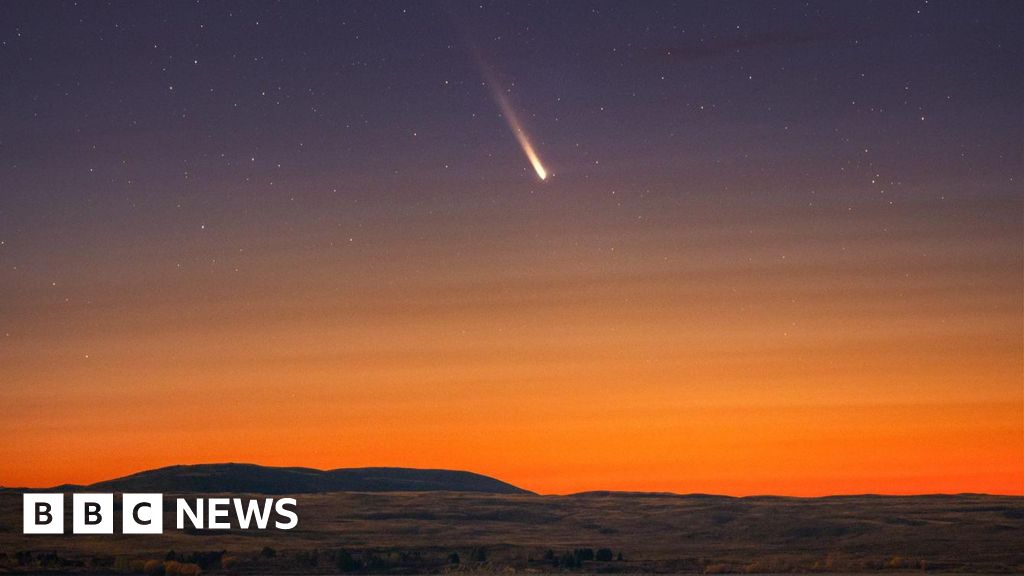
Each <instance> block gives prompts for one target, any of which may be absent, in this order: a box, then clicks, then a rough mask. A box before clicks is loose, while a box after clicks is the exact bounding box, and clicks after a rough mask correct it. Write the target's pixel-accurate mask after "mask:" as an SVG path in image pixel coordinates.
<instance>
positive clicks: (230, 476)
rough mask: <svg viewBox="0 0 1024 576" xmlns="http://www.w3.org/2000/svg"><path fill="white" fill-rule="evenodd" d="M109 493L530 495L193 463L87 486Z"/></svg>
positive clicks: (455, 473) (403, 476)
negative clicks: (439, 493)
mask: <svg viewBox="0 0 1024 576" xmlns="http://www.w3.org/2000/svg"><path fill="white" fill-rule="evenodd" d="M85 488H88V489H90V490H103V491H108V492H166V493H191V492H200V493H211V494H212V493H217V492H249V493H256V494H303V493H315V492H436V491H449V492H483V493H489V494H532V492H530V491H528V490H523V489H522V488H519V487H516V486H513V485H511V484H509V483H507V482H502V481H501V480H498V479H496V478H491V477H489V476H484V475H482V474H475V473H473V472H464V471H461V470H428V469H419V468H338V469H336V470H317V469H315V468H279V467H273V466H259V465H256V464H235V463H230V464H195V465H179V466H168V467H166V468H157V469H155V470H146V471H144V472H138V473H136V474H131V475H129V476H124V477H121V478H115V479H113V480H105V481H103V482H97V483H95V484H91V485H89V486H86V487H85Z"/></svg>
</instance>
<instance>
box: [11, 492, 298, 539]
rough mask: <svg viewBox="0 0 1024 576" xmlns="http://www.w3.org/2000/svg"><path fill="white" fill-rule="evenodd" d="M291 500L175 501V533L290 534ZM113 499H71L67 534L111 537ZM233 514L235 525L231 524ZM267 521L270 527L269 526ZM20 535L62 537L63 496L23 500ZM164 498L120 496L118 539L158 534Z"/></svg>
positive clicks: (92, 496)
mask: <svg viewBox="0 0 1024 576" xmlns="http://www.w3.org/2000/svg"><path fill="white" fill-rule="evenodd" d="M295 506H296V501H295V499H294V498H280V499H277V500H275V499H273V498H264V499H262V500H254V499H242V498H196V499H195V501H194V502H189V500H188V499H186V498H178V499H176V500H175V506H174V508H175V520H176V522H175V526H176V528H177V529H178V530H186V529H195V530H229V529H231V528H233V527H237V528H239V529H241V530H249V529H250V528H254V529H257V530H266V529H267V528H269V527H271V526H273V527H274V528H276V529H278V530H291V529H292V528H295V527H296V526H297V525H298V524H299V516H298V514H296V512H295ZM114 513H115V510H114V495H113V494H72V495H71V532H72V534H113V533H114V515H115V514H114ZM232 513H234V514H233V516H234V521H235V523H234V525H233V524H232ZM271 519H273V520H274V521H273V522H271ZM22 532H23V533H24V534H63V533H64V494H53V493H51V494H41V493H33V494H23V495H22ZM163 532H164V497H163V494H128V493H125V494H122V495H121V533H122V534H163Z"/></svg>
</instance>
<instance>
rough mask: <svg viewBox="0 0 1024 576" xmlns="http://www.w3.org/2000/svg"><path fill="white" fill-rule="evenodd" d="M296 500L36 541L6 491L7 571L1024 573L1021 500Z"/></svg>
mask: <svg viewBox="0 0 1024 576" xmlns="http://www.w3.org/2000/svg"><path fill="white" fill-rule="evenodd" d="M232 496H238V495H237V494H233V495H232ZM253 497H256V498H260V497H263V496H260V495H254V496H253ZM295 497H296V498H297V499H298V503H299V505H298V512H299V519H300V520H299V525H298V527H297V528H296V529H294V530H291V531H277V530H267V531H257V530H247V531H239V530H231V531H224V532H210V531H204V532H194V531H193V532H189V531H178V530H175V529H173V526H172V524H173V521H174V520H173V516H174V513H173V510H172V509H168V510H167V511H166V512H165V524H166V525H167V526H168V527H169V529H168V530H167V531H165V533H164V534H163V535H160V536H155V535H154V536H127V535H121V534H115V535H112V536H81V535H77V536H73V535H62V536H27V535H22V534H21V496H20V493H17V492H6V493H0V571H10V572H22V571H48V572H61V571H63V572H89V571H94V572H107V573H109V572H127V573H130V572H149V573H153V574H155V573H162V572H164V571H166V572H167V573H168V574H172V573H182V574H185V573H189V572H190V571H193V572H194V571H195V570H197V569H201V570H202V571H204V572H206V573H249V574H252V573H268V572H273V573H337V572H391V573H409V572H417V573H437V572H444V571H506V570H512V569H514V570H516V571H524V570H528V571H537V572H551V571H586V572H677V573H678V572H686V573H725V572H736V573H764V572H875V571H892V570H917V571H921V570H927V571H941V572H976V573H980V572H985V573H1012V572H1016V573H1024V498H1020V497H1003V496H981V495H959V496H913V497H878V496H845V497H831V498H817V499H796V498H777V497H755V498H726V497H714V496H700V495H694V496H676V495H651V494H616V493H611V494H604V493H600V494H596V493H595V494H584V495H575V496H538V495H519V494H516V495H492V494H470V493H452V492H424V493H409V492H402V493H373V494H371V493H329V494H300V495H296V496H295ZM165 501H166V503H167V505H168V508H169V507H170V505H171V503H172V502H173V499H172V498H170V497H168V498H166V499H165ZM146 561H151V562H149V565H148V566H147V565H146ZM152 561H160V562H152Z"/></svg>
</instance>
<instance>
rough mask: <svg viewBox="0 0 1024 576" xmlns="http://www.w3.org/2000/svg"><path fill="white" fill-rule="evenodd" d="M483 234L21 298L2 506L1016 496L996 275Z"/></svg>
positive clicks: (2, 455) (645, 243) (1014, 439)
mask: <svg viewBox="0 0 1024 576" xmlns="http://www.w3.org/2000/svg"><path fill="white" fill-rule="evenodd" d="M569 209H571V208H566V210H569ZM569 221H570V220H569V219H568V218H566V219H564V220H562V221H561V222H569ZM666 225H669V224H666ZM553 226H554V225H553ZM559 226H564V225H563V224H559ZM494 228H495V229H496V230H498V231H497V232H496V235H495V236H492V237H490V238H489V239H488V240H486V241H484V242H480V243H477V244H476V245H475V246H472V247H467V246H466V245H465V244H460V246H462V248H461V249H462V250H463V252H462V253H461V254H462V256H461V258H462V259H461V260H460V261H459V264H458V267H456V268H452V269H446V268H443V267H441V268H436V269H433V268H424V267H421V266H418V263H419V262H424V261H430V260H431V259H435V258H437V257H438V256H437V255H438V254H444V253H448V252H447V251H448V250H452V249H453V248H452V247H451V246H447V245H429V244H424V245H419V246H418V247H417V248H416V249H415V250H409V251H407V252H405V253H397V255H396V256H394V257H393V259H392V260H391V261H390V262H387V263H384V264H379V263H378V264H374V263H372V262H370V261H366V262H364V263H362V264H360V263H358V262H356V263H353V262H348V263H346V266H348V267H355V268H359V269H362V270H365V273H363V274H361V275H360V276H359V277H357V278H353V277H351V276H346V275H342V274H338V273H337V271H335V270H333V269H332V268H331V267H330V266H326V267H325V266H321V267H319V268H313V267H310V266H308V265H307V262H306V261H303V260H302V259H299V260H298V261H293V260H294V258H293V255H292V254H291V253H288V252H282V253H281V254H280V255H279V256H275V257H264V258H262V259H260V260H259V261H258V262H257V261H254V262H252V263H251V266H250V268H249V269H248V270H247V271H245V272H240V273H239V274H238V280H236V281H233V282H232V281H228V282H213V281H212V280H207V279H205V278H204V277H202V276H200V275H194V276H190V277H187V278H176V277H174V276H170V275H165V276H162V277H160V280H159V281H158V282H154V283H153V284H151V285H149V286H148V287H147V289H146V290H139V291H136V292H133V293H131V294H130V295H129V297H127V298H126V296H125V293H123V292H119V291H116V290H111V289H110V288H109V286H108V284H107V283H105V282H103V281H97V280H95V278H96V277H95V276H93V275H91V274H90V275H83V276H82V277H80V278H77V279H74V278H72V279H69V280H68V283H77V285H76V286H75V288H76V290H77V292H78V293H80V294H83V295H84V296H83V299H87V300H88V301H89V302H90V305H74V304H72V305H67V304H64V303H63V302H62V301H56V302H55V303H50V302H49V301H48V300H47V299H48V298H50V296H49V294H48V293H46V292H45V291H42V290H40V291H37V292H31V293H26V294H24V295H22V296H19V298H21V300H20V308H19V309H21V310H32V311H34V312H33V313H34V314H37V315H36V316H33V317H32V318H28V317H18V316H15V317H13V319H12V326H13V329H12V331H13V332H18V333H22V334H25V335H26V336H24V337H23V338H22V339H21V340H19V341H18V342H14V341H13V340H11V341H10V343H8V344H7V345H6V347H5V348H3V349H2V352H0V354H2V357H0V363H2V364H3V365H4V366H5V379H7V380H8V382H13V383H14V385H9V386H6V387H4V388H3V389H2V391H0V401H2V402H3V405H4V406H5V414H4V417H3V418H2V419H0V433H2V434H3V436H4V437H5V438H7V439H9V441H7V442H4V443H2V444H0V459H2V460H3V461H4V462H5V463H6V465H5V466H4V467H3V469H2V472H0V484H3V485H7V486H19V485H27V486H47V485H55V484H61V483H87V482H93V481H98V480H101V479H105V478H110V477H114V476H118V475H123V474H128V473H132V472H136V471H139V470H143V469H148V468H153V467H158V466H164V465H170V464H179V463H198V462H224V461H236V462H254V463H259V464H266V465H282V466H285V465H287V466H312V467H318V468H336V467H348V466H377V465H388V466H412V467H435V468H453V469H465V470H471V471H475V472H479V473H483V474H488V475H491V476H495V477H497V478H500V479H502V480H505V481H508V482H511V483H513V484H516V485H519V486H522V487H524V488H527V489H531V490H534V491H537V492H541V493H568V492H575V491H583V490H598V489H607V490H656V491H675V492H707V493H724V494H734V495H745V494H765V493H772V494H790V495H802V496H810V495H822V494H835V493H862V492H877V493H900V494H902V493H930V492H967V491H969V492H991V493H1001V494H1022V493H1024V461H1022V459H1024V431H1022V427H1024V417H1022V416H1024V402H1022V390H1021V380H1020V377H1021V370H1022V354H1021V351H1022V343H1021V326H1020V322H1019V320H1020V318H1019V316H1017V315H1016V314H1015V312H1014V311H1015V310H1016V311H1019V304H1020V301H1019V293H1016V292H1015V288H1014V286H1015V285H1017V283H1019V277H1018V276H1016V275H1015V272H1014V270H1012V269H1004V268H1000V267H996V266H990V265H989V264H988V263H986V262H985V261H984V260H983V259H979V258H965V257H963V255H961V254H949V253H947V254H946V255H944V256H943V257H944V258H948V261H945V262H941V261H940V262H938V263H936V264H934V265H932V266H930V267H919V268H917V269H915V271H914V275H913V276H912V277H911V280H907V277H906V276H904V274H902V273H900V274H893V273H891V271H890V270H891V260H890V259H889V258H890V257H889V256H886V255H885V254H881V255H879V254H876V253H873V251H872V250H870V249H868V250H866V251H865V252H862V253H855V254H851V255H849V256H848V258H849V259H850V261H849V262H848V263H847V264H846V265H845V266H844V267H835V266H831V265H830V264H829V261H828V260H827V259H826V257H825V256H823V255H822V254H824V253H825V251H827V248H828V246H829V243H830V242H832V241H833V240H831V239H830V238H829V237H827V236H826V237H823V238H820V239H819V240H818V242H817V243H816V244H815V247H814V249H808V250H806V251H805V252H804V253H802V254H797V255H796V256H793V257H791V258H790V259H789V263H788V264H787V266H788V268H787V269H786V270H785V273H780V272H774V271H768V270H766V269H759V268H756V267H755V268H751V267H750V266H749V265H747V264H746V263H745V262H746V259H745V258H743V259H740V258H733V254H734V253H739V252H740V250H742V248H741V247H737V245H736V244H735V243H734V242H733V241H732V239H731V238H730V237H728V236H726V237H718V238H716V237H715V236H714V235H712V234H711V233H709V232H706V231H700V230H691V231H689V232H688V233H690V234H693V235H694V236H695V237H703V238H707V240H705V245H704V246H703V247H702V250H703V251H704V252H708V251H711V252H717V253H718V258H719V261H722V262H730V261H734V262H738V263H737V264H735V265H732V266H724V267H707V266H705V265H703V264H702V263H701V262H700V261H698V260H687V259H685V258H681V259H679V260H677V261H676V262H675V263H674V264H672V265H671V266H670V267H668V268H665V269H650V268H644V267H641V266H635V267H634V266H632V265H631V264H629V262H630V260H629V258H630V252H634V253H639V252H644V253H648V254H649V253H653V254H654V255H655V256H657V254H658V250H663V249H664V248H662V247H661V244H660V242H661V239H660V236H659V234H658V233H657V231H655V232H653V233H651V234H650V235H649V236H647V237H641V238H630V237H628V236H623V243H622V245H621V246H622V247H621V248H620V250H618V251H617V252H616V257H618V258H622V259H623V260H622V263H621V264H619V265H618V267H617V268H616V269H615V270H610V269H606V268H603V267H602V262H601V261H600V260H597V259H593V260H590V261H589V262H588V261H587V260H586V258H587V257H586V256H585V255H576V254H558V253H556V252H551V251H549V247H550V246H561V244H555V243H553V242H554V240H553V238H554V237H555V236H554V234H555V232H553V231H552V232H550V233H551V234H552V236H550V238H552V240H550V241H549V240H548V239H546V237H545V236H544V234H545V230H544V229H543V228H538V230H537V234H538V236H537V240H535V241H534V243H533V244H532V245H527V246H523V247H521V249H522V250H524V251H526V252H530V253H532V254H533V256H532V257H531V258H532V260H530V261H529V262H528V261H527V259H526V257H525V256H524V259H523V260H522V261H518V260H516V259H514V258H508V257H506V258H504V259H495V258H494V254H495V253H496V252H495V251H497V250H500V251H501V252H502V253H503V254H510V253H513V252H509V251H507V248H506V247H505V246H504V245H502V244H501V242H502V240H500V238H501V236H500V227H499V225H497V224H495V226H494ZM566 233H571V231H570V232H564V231H563V230H561V229H559V230H558V234H559V235H561V234H566ZM841 233H843V231H841V230H840V231H837V232H836V234H841ZM458 241H459V242H460V243H461V242H462V241H461V240H458ZM508 241H509V242H511V241H512V240H511V239H509V240H508ZM395 242H396V245H401V246H405V247H408V246H413V245H415V243H414V242H411V241H407V240H405V239H398V240H395ZM549 242H551V243H549ZM630 242H632V244H630ZM937 252H938V251H937ZM538 254H555V256H551V257H549V259H548V260H547V261H541V263H540V264H539V265H538V264H536V262H535V260H536V258H537V256H536V255H538ZM665 254H666V256H672V253H671V252H670V251H666V252H665ZM562 258H573V259H574V260H577V261H578V260H579V259H582V260H584V261H585V262H588V264H589V265H588V266H587V267H580V266H571V265H567V264H566V262H567V260H563V259H562ZM669 262H671V260H669ZM360 266H361V268H360ZM241 267H242V268H243V269H244V266H241ZM399 270H401V271H404V272H403V273H404V276H401V277H402V278H403V280H402V281H401V282H389V281H387V280H386V278H397V277H399V274H398V271H399ZM623 270H629V273H624V272H623ZM199 291H201V292H202V294H203V298H202V299H199V298H197V297H196V294H197V293H199ZM38 311H43V313H42V314H41V315H38V314H39V312H38Z"/></svg>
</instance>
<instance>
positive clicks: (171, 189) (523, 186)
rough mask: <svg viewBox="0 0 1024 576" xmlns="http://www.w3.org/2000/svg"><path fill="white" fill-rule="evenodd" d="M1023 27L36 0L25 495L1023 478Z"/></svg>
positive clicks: (8, 416)
mask: <svg viewBox="0 0 1024 576" xmlns="http://www.w3.org/2000/svg"><path fill="white" fill-rule="evenodd" d="M1022 26H1024V7H1022V5H1021V4H1020V3H1017V2H935V1H931V2H926V1H913V2H902V1H898V2H888V1H886V2H862V1H857V2H831V1H829V2H772V3H765V2H729V3H724V2H693V3H690V2H679V3H670V2H654V1H652V2H642V3H636V2H609V1H600V2H530V1H515V2H513V1H497V2H483V3H476V2H455V1H452V2H443V1H437V2H433V1H429V2H373V3H333V2H322V3H316V2H305V3H270V2H193V3H189V4H186V3H173V4H168V3H155V2H112V3H100V2H34V1H33V2H17V1H16V2H8V3H5V6H4V15H3V16H2V17H0V79H2V81H0V296H2V298H0V411H2V416H0V437H2V438H3V440H2V441H0V462H3V463H4V464H3V465H2V466H0V485H7V486H52V485H56V484H62V483H88V482H95V481H99V480H102V479H107V478H111V477H114V476H119V475H124V474H128V473H131V472H135V471H139V470H144V469H148V468H154V467H158V466H164V465H171V464H184V463H201V462H228V461H233V462H254V463H259V464H266V465H285V466H311V467H317V468H337V467H350V466H412V467H427V468H454V469H465V470H472V471H475V472H479V473H483V474H488V475H491V476H495V477H498V478H501V479H502V480H505V481H508V482H511V483H513V484H516V485H519V486H522V487H524V488H528V489H531V490H535V491H538V492H542V493H570V492H576V491H584V490H597V489H608V490H644V491H646V490H650V491H675V492H705V493H721V494H733V495H748V494H786V495H800V496H814V495H823V494H840V493H866V492H872V493H891V494H908V493H934V492H950V493H952V492H990V493H1000V494H1024V375H1022V374H1024V202H1022V194H1021V180H1022V178H1024V173H1022V167H1024V161H1022V154H1024V114H1022V109H1021V103H1022V102H1024V74H1022V72H1021V66H1020V62H1021V61H1024V53H1022V52H1024V50H1022V48H1024V41H1022V39H1021V36H1020V33H1019V30H1020V29H1021V28H1022ZM527 149H529V150H531V151H532V154H534V155H535V158H534V160H535V161H536V163H538V165H540V166H541V167H542V170H543V171H542V170H541V169H540V168H536V166H535V163H534V162H531V159H530V158H529V157H528V156H527V154H526V150H527ZM541 174H543V175H544V176H545V178H544V179H541V178H540V177H539V176H540V175H541Z"/></svg>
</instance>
